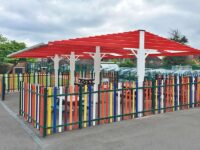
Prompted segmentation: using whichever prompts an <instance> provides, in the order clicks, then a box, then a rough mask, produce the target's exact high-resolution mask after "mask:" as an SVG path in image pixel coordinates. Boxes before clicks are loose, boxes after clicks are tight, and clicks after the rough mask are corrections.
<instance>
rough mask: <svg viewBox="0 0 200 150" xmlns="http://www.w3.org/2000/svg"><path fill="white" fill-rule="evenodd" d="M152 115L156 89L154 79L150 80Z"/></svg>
mask: <svg viewBox="0 0 200 150" xmlns="http://www.w3.org/2000/svg"><path fill="white" fill-rule="evenodd" d="M151 81H152V113H153V114H155V100H156V87H155V79H154V78H152V80H151Z"/></svg>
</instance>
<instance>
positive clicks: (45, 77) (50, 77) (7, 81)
mask: <svg viewBox="0 0 200 150" xmlns="http://www.w3.org/2000/svg"><path fill="white" fill-rule="evenodd" d="M93 77H94V73H93V72H92V71H84V72H83V71H79V72H75V81H76V82H77V81H78V78H93ZM58 78H59V83H58V84H59V86H68V85H69V80H70V74H69V72H65V73H59V75H58ZM20 81H24V82H26V83H30V84H39V85H41V86H46V87H49V86H54V84H55V75H54V74H50V73H47V74H44V73H30V74H29V73H25V74H2V75H0V95H1V96H2V99H5V93H10V92H18V91H19V84H20ZM3 97H4V98H3Z"/></svg>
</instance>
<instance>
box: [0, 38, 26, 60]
mask: <svg viewBox="0 0 200 150" xmlns="http://www.w3.org/2000/svg"><path fill="white" fill-rule="evenodd" d="M24 48H26V44H25V43H24V42H17V41H15V40H12V41H9V40H8V39H7V38H6V37H4V36H2V35H1V34H0V62H1V63H17V61H19V60H25V59H14V58H8V57H7V55H8V54H11V53H13V52H16V51H18V50H21V49H24Z"/></svg>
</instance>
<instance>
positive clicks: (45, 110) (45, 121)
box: [43, 88, 48, 137]
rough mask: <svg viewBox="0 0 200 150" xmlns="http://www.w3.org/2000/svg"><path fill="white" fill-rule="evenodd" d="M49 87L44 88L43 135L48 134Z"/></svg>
mask: <svg viewBox="0 0 200 150" xmlns="http://www.w3.org/2000/svg"><path fill="white" fill-rule="evenodd" d="M47 93H48V90H47V88H44V126H43V137H45V136H46V135H47V129H46V128H47Z"/></svg>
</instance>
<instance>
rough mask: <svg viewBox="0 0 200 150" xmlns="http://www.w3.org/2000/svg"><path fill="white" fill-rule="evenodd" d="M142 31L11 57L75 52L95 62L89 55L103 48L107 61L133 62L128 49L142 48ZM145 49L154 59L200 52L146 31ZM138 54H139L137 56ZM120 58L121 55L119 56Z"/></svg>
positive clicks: (73, 41) (36, 48) (56, 43)
mask: <svg viewBox="0 0 200 150" xmlns="http://www.w3.org/2000/svg"><path fill="white" fill-rule="evenodd" d="M139 32H140V30H136V31H130V32H123V33H115V34H107V35H100V36H93V37H83V38H76V39H69V40H62V41H54V42H49V43H48V44H42V45H36V46H34V47H30V48H28V49H25V50H22V51H19V52H16V53H13V54H11V55H9V56H10V57H18V58H20V57H32V58H42V57H50V56H54V55H55V54H58V55H69V54H70V53H71V52H72V51H73V52H75V54H77V55H81V56H80V57H82V58H91V57H90V56H89V55H88V54H87V53H85V52H95V47H96V46H100V47H101V53H107V54H106V57H105V58H132V57H133V55H132V52H131V51H127V50H125V49H124V48H134V49H136V50H137V49H138V48H139ZM144 46H145V49H146V50H147V51H148V50H156V51H157V52H156V53H153V54H151V53H150V54H149V55H150V56H185V55H193V54H199V53H200V51H199V50H198V49H195V48H192V47H190V46H187V45H183V44H180V43H177V42H175V41H172V40H169V39H166V38H163V37H160V36H158V35H155V34H152V33H150V32H147V31H145V45H144ZM136 53H137V52H136ZM117 54H118V55H117Z"/></svg>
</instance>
